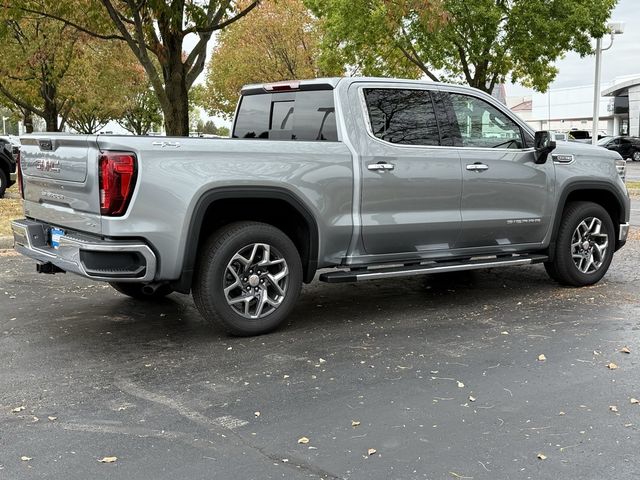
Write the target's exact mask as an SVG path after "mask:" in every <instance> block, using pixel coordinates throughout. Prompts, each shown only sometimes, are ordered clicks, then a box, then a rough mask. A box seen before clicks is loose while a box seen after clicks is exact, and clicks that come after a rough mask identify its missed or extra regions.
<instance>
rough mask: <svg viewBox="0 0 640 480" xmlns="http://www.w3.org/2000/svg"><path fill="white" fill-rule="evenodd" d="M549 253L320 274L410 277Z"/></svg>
mask: <svg viewBox="0 0 640 480" xmlns="http://www.w3.org/2000/svg"><path fill="white" fill-rule="evenodd" d="M548 259H549V257H548V256H547V255H514V256H511V257H509V258H504V257H502V258H489V259H478V260H469V261H466V262H456V261H451V262H438V263H436V262H430V263H425V264H420V265H410V266H402V267H382V268H371V269H356V270H341V271H337V272H326V273H323V274H321V275H320V281H321V282H328V283H346V282H361V281H363V280H376V279H379V278H393V277H410V276H414V275H426V274H429V273H445V272H461V271H465V270H479V269H482V268H493V267H514V266H517V265H531V264H534V263H542V262H546V261H547V260H548Z"/></svg>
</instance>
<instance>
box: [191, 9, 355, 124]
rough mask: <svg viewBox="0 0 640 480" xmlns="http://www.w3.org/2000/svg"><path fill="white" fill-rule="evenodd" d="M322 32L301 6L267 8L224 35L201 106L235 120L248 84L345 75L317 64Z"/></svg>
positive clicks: (215, 48)
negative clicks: (243, 87) (237, 107)
mask: <svg viewBox="0 0 640 480" xmlns="http://www.w3.org/2000/svg"><path fill="white" fill-rule="evenodd" d="M320 36H321V32H320V29H319V24H318V22H317V20H316V19H315V18H314V17H313V15H312V14H311V12H310V11H309V10H308V9H307V8H306V7H305V6H304V4H303V3H302V0H271V1H269V2H263V3H262V4H260V6H258V8H256V10H255V11H254V12H253V13H252V14H251V19H250V20H241V21H239V22H237V23H235V24H233V25H231V26H230V27H229V28H227V29H226V30H225V31H223V32H221V34H220V35H219V37H218V41H217V44H216V46H215V47H214V50H213V55H212V58H211V61H210V63H209V68H208V74H207V80H206V87H205V91H204V92H203V95H202V98H201V100H200V101H201V104H202V106H203V107H204V108H205V109H207V111H208V112H209V113H211V114H213V115H222V116H225V117H227V118H228V117H230V116H231V115H233V113H234V110H235V107H236V103H237V101H238V96H239V95H240V89H241V88H242V86H243V85H245V84H247V83H261V82H273V81H278V80H289V79H295V78H314V77H317V76H320V75H330V74H340V73H341V72H342V69H341V68H340V67H338V68H332V69H327V70H326V71H325V70H323V69H321V68H320V67H319V65H318V64H317V61H316V60H317V58H318V55H319V53H320V51H319V43H320Z"/></svg>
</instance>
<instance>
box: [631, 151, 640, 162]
mask: <svg viewBox="0 0 640 480" xmlns="http://www.w3.org/2000/svg"><path fill="white" fill-rule="evenodd" d="M631 158H632V159H633V161H634V162H640V150H636V151H635V152H633V155H632V156H631Z"/></svg>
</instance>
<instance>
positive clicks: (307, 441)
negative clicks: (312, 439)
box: [298, 437, 309, 445]
mask: <svg viewBox="0 0 640 480" xmlns="http://www.w3.org/2000/svg"><path fill="white" fill-rule="evenodd" d="M298 443H302V444H303V445H306V444H307V443H309V439H308V438H307V437H300V438H299V439H298Z"/></svg>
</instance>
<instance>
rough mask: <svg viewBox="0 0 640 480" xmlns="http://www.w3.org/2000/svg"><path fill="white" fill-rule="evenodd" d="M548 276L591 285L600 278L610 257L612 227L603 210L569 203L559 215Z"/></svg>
mask: <svg viewBox="0 0 640 480" xmlns="http://www.w3.org/2000/svg"><path fill="white" fill-rule="evenodd" d="M555 248H556V250H555V256H554V260H553V262H547V263H545V269H546V270H547V273H548V274H549V276H550V277H551V278H552V279H554V280H556V281H558V282H559V283H561V284H563V285H569V286H573V287H582V286H585V285H593V284H594V283H597V282H599V281H600V279H602V277H604V275H605V274H606V273H607V270H608V269H609V265H611V260H612V259H613V250H614V248H615V230H614V226H613V221H612V220H611V217H610V216H609V214H608V213H607V211H606V210H605V209H604V208H603V207H602V206H600V205H598V204H596V203H592V202H573V203H570V204H569V205H567V207H566V208H565V211H564V213H563V215H562V220H561V224H560V229H559V230H558V236H557V240H556V247H555Z"/></svg>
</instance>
